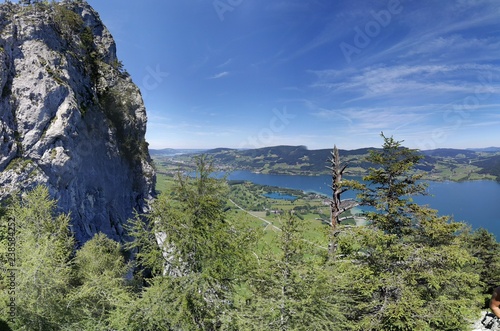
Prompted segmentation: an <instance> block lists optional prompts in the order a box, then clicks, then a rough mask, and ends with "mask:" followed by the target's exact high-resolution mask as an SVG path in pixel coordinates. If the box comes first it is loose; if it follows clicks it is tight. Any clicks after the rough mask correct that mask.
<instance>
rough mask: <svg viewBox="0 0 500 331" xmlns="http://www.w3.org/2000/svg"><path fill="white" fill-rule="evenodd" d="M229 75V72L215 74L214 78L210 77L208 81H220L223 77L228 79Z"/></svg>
mask: <svg viewBox="0 0 500 331" xmlns="http://www.w3.org/2000/svg"><path fill="white" fill-rule="evenodd" d="M227 75H229V71H223V72H219V73H218V74H215V75H213V76H210V77H208V79H219V78H222V77H226V76H227Z"/></svg>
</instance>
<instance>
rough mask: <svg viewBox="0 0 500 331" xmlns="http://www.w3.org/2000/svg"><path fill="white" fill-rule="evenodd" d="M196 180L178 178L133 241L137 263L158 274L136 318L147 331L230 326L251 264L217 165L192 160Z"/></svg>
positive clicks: (246, 236) (246, 238) (246, 237)
mask: <svg viewBox="0 0 500 331" xmlns="http://www.w3.org/2000/svg"><path fill="white" fill-rule="evenodd" d="M195 161H196V164H197V170H196V173H195V175H194V177H190V176H183V175H180V174H179V176H178V178H177V183H176V187H175V188H174V190H173V192H172V193H171V194H170V195H165V194H164V195H162V196H160V197H159V198H158V200H157V201H155V203H154V205H153V207H152V212H151V214H150V215H149V216H148V218H147V220H146V221H147V222H146V223H144V222H143V221H141V220H139V219H136V220H135V221H134V224H133V226H132V227H131V232H130V234H131V235H132V236H134V237H135V238H136V239H135V241H134V243H133V244H132V245H131V247H132V248H135V249H137V250H138V253H137V258H138V261H139V263H141V264H142V265H143V266H144V267H146V268H148V269H149V270H151V271H152V272H153V278H151V279H149V280H148V286H147V287H146V288H145V289H144V293H143V294H142V297H141V299H140V300H139V301H138V302H137V305H136V307H135V310H136V312H134V313H133V314H134V315H135V316H136V317H139V316H140V317H139V319H134V320H132V322H131V324H133V323H136V322H137V323H139V324H140V325H142V327H143V329H145V330H169V329H182V330H217V329H222V328H223V327H226V326H227V325H229V324H231V322H230V321H229V320H228V319H227V316H229V315H228V311H229V310H230V309H232V304H231V302H232V296H233V292H234V286H235V284H237V283H238V282H239V279H238V277H239V275H240V274H241V272H240V269H242V268H244V267H245V264H246V260H247V259H248V254H247V253H248V252H247V251H246V248H245V247H247V246H248V243H249V242H250V238H251V233H250V232H247V231H245V230H244V228H242V225H240V224H232V223H231V222H230V221H229V220H227V219H226V218H225V214H224V209H225V202H226V190H227V186H226V185H227V184H226V182H225V180H220V179H216V178H214V177H213V176H212V173H213V170H214V169H213V166H212V162H211V161H210V160H209V159H208V158H207V157H206V156H202V157H198V158H196V159H195Z"/></svg>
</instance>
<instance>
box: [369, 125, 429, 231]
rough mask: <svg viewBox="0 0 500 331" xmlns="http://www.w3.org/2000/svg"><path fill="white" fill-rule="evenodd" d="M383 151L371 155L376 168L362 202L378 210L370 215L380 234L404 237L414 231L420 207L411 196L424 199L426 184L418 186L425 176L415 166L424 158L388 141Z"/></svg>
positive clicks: (399, 142) (371, 152)
mask: <svg viewBox="0 0 500 331" xmlns="http://www.w3.org/2000/svg"><path fill="white" fill-rule="evenodd" d="M381 136H382V138H383V139H384V144H383V146H382V150H381V151H377V150H375V151H373V150H372V151H370V155H369V156H368V158H367V161H368V162H371V163H373V164H374V165H375V166H376V167H372V168H370V169H369V173H368V175H366V176H365V177H364V178H363V180H364V181H366V182H369V183H370V184H369V185H363V187H362V190H361V194H360V195H359V198H360V200H361V203H362V204H364V205H369V206H372V207H374V208H375V209H377V212H372V213H370V214H369V217H370V219H371V220H372V222H373V225H375V226H377V227H378V228H380V229H381V230H383V231H385V232H387V233H391V234H396V235H398V236H401V235H403V234H406V231H409V230H411V227H412V225H413V223H414V220H413V218H412V216H413V215H414V212H415V210H416V209H418V208H419V206H418V205H417V204H415V203H413V200H412V196H416V195H425V194H426V193H425V192H426V184H424V183H421V182H419V180H420V179H421V178H422V176H423V174H422V173H416V172H415V165H416V164H417V163H418V162H419V160H420V159H421V158H422V156H421V155H420V154H419V153H418V151H417V150H412V149H409V148H406V147H403V146H402V145H401V143H402V141H396V140H394V138H392V137H390V138H388V137H385V136H384V134H383V133H382V134H381Z"/></svg>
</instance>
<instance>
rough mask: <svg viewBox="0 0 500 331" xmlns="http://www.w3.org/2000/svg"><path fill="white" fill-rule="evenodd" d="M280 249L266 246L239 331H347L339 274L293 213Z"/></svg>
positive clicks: (285, 223)
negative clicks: (306, 234) (337, 282)
mask: <svg viewBox="0 0 500 331" xmlns="http://www.w3.org/2000/svg"><path fill="white" fill-rule="evenodd" d="M281 230H282V231H281V233H280V235H279V241H278V245H279V250H277V251H275V250H273V249H270V248H269V247H264V248H263V249H264V250H263V251H261V252H260V254H258V255H257V259H258V265H257V266H256V269H255V270H254V271H253V272H252V273H251V274H250V277H249V278H248V279H247V282H246V286H247V288H248V291H249V292H250V293H249V294H247V296H246V300H245V301H244V302H242V303H240V304H239V310H238V311H237V318H235V320H236V321H237V329H238V330H347V329H348V328H349V324H348V323H347V320H346V318H345V316H344V315H343V314H342V313H341V303H343V298H344V297H343V295H342V292H341V291H339V288H340V287H336V286H332V283H336V282H335V281H333V279H334V276H335V273H334V272H332V269H330V268H329V266H328V265H326V264H324V263H323V262H324V261H325V260H326V256H325V254H326V251H323V252H321V251H318V250H317V247H315V246H314V245H313V244H311V243H307V242H305V241H304V240H303V233H302V226H301V221H300V220H298V219H297V218H296V217H294V216H293V215H291V214H288V215H287V216H286V217H285V218H284V220H283V221H282V223H281Z"/></svg>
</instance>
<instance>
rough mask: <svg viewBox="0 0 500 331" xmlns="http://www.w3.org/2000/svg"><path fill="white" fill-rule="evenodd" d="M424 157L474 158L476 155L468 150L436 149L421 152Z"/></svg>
mask: <svg viewBox="0 0 500 331" xmlns="http://www.w3.org/2000/svg"><path fill="white" fill-rule="evenodd" d="M422 153H423V154H424V155H429V156H436V157H455V158H456V157H475V156H476V155H477V153H476V152H475V151H473V150H469V149H452V148H438V149H432V150H427V151H422Z"/></svg>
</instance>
